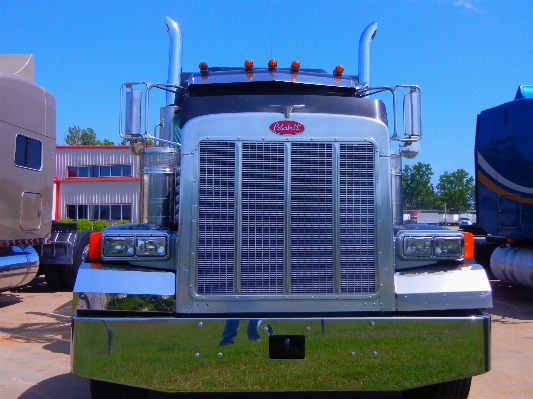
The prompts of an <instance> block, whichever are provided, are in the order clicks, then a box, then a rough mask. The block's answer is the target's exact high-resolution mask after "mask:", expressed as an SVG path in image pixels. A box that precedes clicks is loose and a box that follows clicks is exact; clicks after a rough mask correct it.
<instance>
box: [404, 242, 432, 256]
mask: <svg viewBox="0 0 533 399" xmlns="http://www.w3.org/2000/svg"><path fill="white" fill-rule="evenodd" d="M432 247H433V237H405V239H404V240H403V253H404V255H405V256H431V254H432V252H433V248H432Z"/></svg>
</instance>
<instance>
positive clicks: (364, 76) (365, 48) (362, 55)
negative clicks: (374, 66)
mask: <svg viewBox="0 0 533 399" xmlns="http://www.w3.org/2000/svg"><path fill="white" fill-rule="evenodd" d="M377 31H378V23H377V22H372V23H371V24H370V25H368V26H367V27H366V28H365V30H364V31H363V33H361V37H360V38H359V66H358V69H359V70H358V72H359V85H360V86H363V88H367V87H370V58H371V48H372V46H371V45H372V40H373V39H374V37H375V36H376V32H377Z"/></svg>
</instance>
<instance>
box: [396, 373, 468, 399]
mask: <svg viewBox="0 0 533 399" xmlns="http://www.w3.org/2000/svg"><path fill="white" fill-rule="evenodd" d="M471 383H472V378H463V379H460V380H455V381H449V382H442V383H440V384H435V385H428V386H425V387H420V388H414V389H409V390H407V391H403V392H402V395H403V399H467V398H468V394H469V393H470V384H471Z"/></svg>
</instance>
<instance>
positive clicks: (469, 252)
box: [463, 231, 474, 260]
mask: <svg viewBox="0 0 533 399" xmlns="http://www.w3.org/2000/svg"><path fill="white" fill-rule="evenodd" d="M463 237H464V238H465V256H464V257H463V259H464V260H469V259H473V258H474V234H472V233H469V232H466V231H463Z"/></svg>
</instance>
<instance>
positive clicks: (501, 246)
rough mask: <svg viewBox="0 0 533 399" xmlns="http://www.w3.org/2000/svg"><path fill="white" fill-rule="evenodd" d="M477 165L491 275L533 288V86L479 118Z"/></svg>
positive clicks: (481, 224) (478, 198)
mask: <svg viewBox="0 0 533 399" xmlns="http://www.w3.org/2000/svg"><path fill="white" fill-rule="evenodd" d="M475 164H476V172H475V173H476V207H477V218H478V224H479V227H480V228H481V229H482V230H484V231H485V232H486V233H487V236H486V240H487V245H485V246H484V247H485V248H487V249H488V250H490V251H491V254H490V269H491V271H492V273H493V274H494V276H496V277H497V278H498V279H500V280H501V281H503V282H506V283H508V284H514V285H523V286H528V287H533V174H532V173H531V171H532V170H533V169H532V167H533V86H526V85H523V86H520V87H519V88H518V90H517V92H516V95H515V98H514V100H512V101H509V102H507V103H504V104H500V105H498V106H496V107H493V108H489V109H486V110H484V111H482V112H481V113H480V114H479V115H478V118H477V128H476V145H475ZM480 247H481V246H480ZM492 250H493V251H492ZM480 255H481V254H480Z"/></svg>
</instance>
